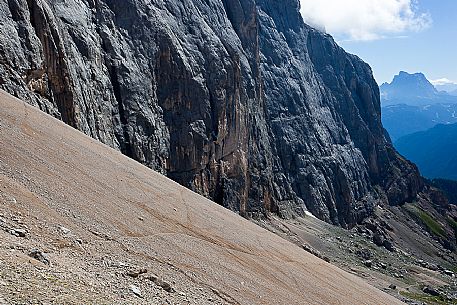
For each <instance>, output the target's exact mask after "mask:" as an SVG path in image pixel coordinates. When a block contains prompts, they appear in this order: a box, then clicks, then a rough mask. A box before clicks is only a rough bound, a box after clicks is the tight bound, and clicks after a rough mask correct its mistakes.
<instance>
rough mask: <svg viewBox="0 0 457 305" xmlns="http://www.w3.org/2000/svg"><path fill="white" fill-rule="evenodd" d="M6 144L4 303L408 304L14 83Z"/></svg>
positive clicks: (1, 204)
mask: <svg viewBox="0 0 457 305" xmlns="http://www.w3.org/2000/svg"><path fill="white" fill-rule="evenodd" d="M0 147H1V149H0V303H2V304H3V303H7V304H8V303H11V304H31V303H33V304H36V303H41V304H63V303H66V304H88V303H91V304H389V305H391V304H397V303H400V302H399V301H398V300H396V299H395V298H393V297H391V296H389V295H387V294H385V293H383V292H381V291H380V290H377V289H375V288H373V287H372V286H370V285H368V284H367V283H365V282H364V281H363V280H361V279H360V278H358V277H356V276H354V275H351V274H349V273H346V272H344V271H342V270H340V269H338V268H337V267H335V266H333V265H331V264H328V263H326V262H324V261H323V260H320V259H318V258H316V257H314V256H312V255H310V254H309V253H307V252H305V251H304V250H302V249H300V248H299V247H297V246H295V245H293V244H292V243H290V242H288V241H286V240H284V239H282V238H280V237H279V236H276V235H275V234H273V233H271V232H269V231H267V230H264V229H262V228H260V227H258V226H256V225H254V224H253V223H251V222H249V221H247V220H245V219H243V218H241V217H239V216H238V215H236V214H234V213H233V212H230V211H228V210H226V209H224V208H222V207H221V206H219V205H217V204H215V203H213V202H211V201H209V200H207V199H205V198H203V197H201V196H199V195H197V194H195V193H193V192H191V191H189V190H187V189H185V188H183V187H182V186H180V185H178V184H176V183H174V182H172V181H171V180H169V179H167V178H165V177H163V176H161V175H159V174H158V173H156V172H154V171H151V170H150V169H148V168H146V167H144V166H142V165H140V164H139V163H136V162H134V161H132V160H130V159H128V158H127V157H125V156H123V155H121V154H120V153H119V152H117V151H115V150H113V149H110V148H108V147H107V146H105V145H103V144H100V143H98V142H97V141H95V140H93V139H91V138H89V137H87V136H85V135H83V134H82V133H80V132H78V131H76V130H74V129H72V128H70V127H68V126H66V125H64V124H63V123H62V122H60V121H58V120H56V119H53V118H51V117H50V116H48V115H46V114H44V113H41V112H40V111H39V110H37V109H35V108H33V107H31V106H28V105H26V104H25V103H23V102H21V101H19V100H17V99H15V98H13V97H11V96H10V95H8V94H6V93H4V92H0ZM24 235H25V236H24ZM21 236H24V237H21ZM34 249H36V250H38V251H34V252H35V253H38V254H35V255H34V256H35V258H32V257H30V253H31V252H32V251H33V250H34ZM40 260H41V261H42V262H40ZM47 262H49V264H47ZM143 269H145V270H143ZM145 271H146V272H145ZM138 273H142V274H138ZM132 285H133V286H132ZM135 293H136V294H135Z"/></svg>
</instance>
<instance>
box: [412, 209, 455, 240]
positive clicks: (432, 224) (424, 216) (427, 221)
mask: <svg viewBox="0 0 457 305" xmlns="http://www.w3.org/2000/svg"><path fill="white" fill-rule="evenodd" d="M407 210H408V211H409V212H411V213H413V214H414V215H415V216H417V217H418V218H419V219H420V220H421V221H422V223H423V224H424V225H425V226H426V227H427V228H428V230H429V231H430V232H431V233H433V234H434V235H436V236H441V237H445V236H446V233H445V231H444V228H443V226H442V225H441V224H439V223H438V222H437V221H436V220H435V219H433V217H432V216H431V215H430V214H428V213H427V212H425V211H424V210H422V209H419V208H417V207H414V206H408V207H407Z"/></svg>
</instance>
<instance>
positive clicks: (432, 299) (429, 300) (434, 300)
mask: <svg viewBox="0 0 457 305" xmlns="http://www.w3.org/2000/svg"><path fill="white" fill-rule="evenodd" d="M400 294H401V295H402V296H404V297H405V298H408V299H411V300H414V301H420V302H423V303H426V304H429V305H447V304H449V300H448V299H446V298H445V297H443V296H441V295H439V296H432V295H428V294H423V293H413V292H409V291H400Z"/></svg>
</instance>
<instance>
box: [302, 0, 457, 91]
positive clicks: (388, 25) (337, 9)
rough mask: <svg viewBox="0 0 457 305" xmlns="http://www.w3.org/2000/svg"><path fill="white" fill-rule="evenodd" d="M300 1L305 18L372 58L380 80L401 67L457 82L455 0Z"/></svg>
mask: <svg viewBox="0 0 457 305" xmlns="http://www.w3.org/2000/svg"><path fill="white" fill-rule="evenodd" d="M301 2H302V13H303V16H304V19H305V21H306V22H308V23H311V24H312V25H315V26H318V27H324V28H325V30H326V31H327V32H328V33H330V34H332V35H333V36H334V37H335V40H336V41H337V42H338V43H339V44H340V45H341V46H342V47H343V48H345V49H346V50H347V51H348V52H350V53H353V54H356V55H358V56H359V57H361V58H362V59H363V60H365V61H366V62H368V63H369V64H370V65H371V67H372V69H373V72H374V75H375V78H376V80H377V81H378V83H379V84H381V83H383V82H386V81H388V82H390V81H391V80H392V78H393V76H394V75H395V74H398V72H399V71H401V70H403V71H407V72H411V73H413V72H423V73H424V74H425V75H426V76H427V78H429V79H430V80H436V79H442V78H446V79H449V80H451V81H453V82H456V83H457V0H416V1H415V0H344V1H342V0H301ZM329 7H332V8H333V9H332V10H329V9H328V8H329ZM354 8H355V9H354Z"/></svg>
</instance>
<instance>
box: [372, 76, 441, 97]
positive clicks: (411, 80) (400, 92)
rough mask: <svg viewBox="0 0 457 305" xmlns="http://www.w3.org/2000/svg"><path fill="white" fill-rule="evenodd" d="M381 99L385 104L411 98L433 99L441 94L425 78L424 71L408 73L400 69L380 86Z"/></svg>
mask: <svg viewBox="0 0 457 305" xmlns="http://www.w3.org/2000/svg"><path fill="white" fill-rule="evenodd" d="M380 90H381V99H382V101H383V103H384V104H385V105H387V104H392V103H391V101H395V103H396V104H400V103H405V104H411V103H409V101H411V100H424V99H435V98H437V97H440V96H441V95H442V94H441V93H440V92H439V91H438V90H437V89H436V88H435V87H434V86H433V84H432V83H431V82H430V81H429V80H428V79H427V77H426V76H425V75H424V73H421V72H418V73H413V74H411V73H408V72H405V71H400V72H399V73H398V75H395V76H394V78H393V80H392V82H391V83H384V84H382V85H381V87H380Z"/></svg>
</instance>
